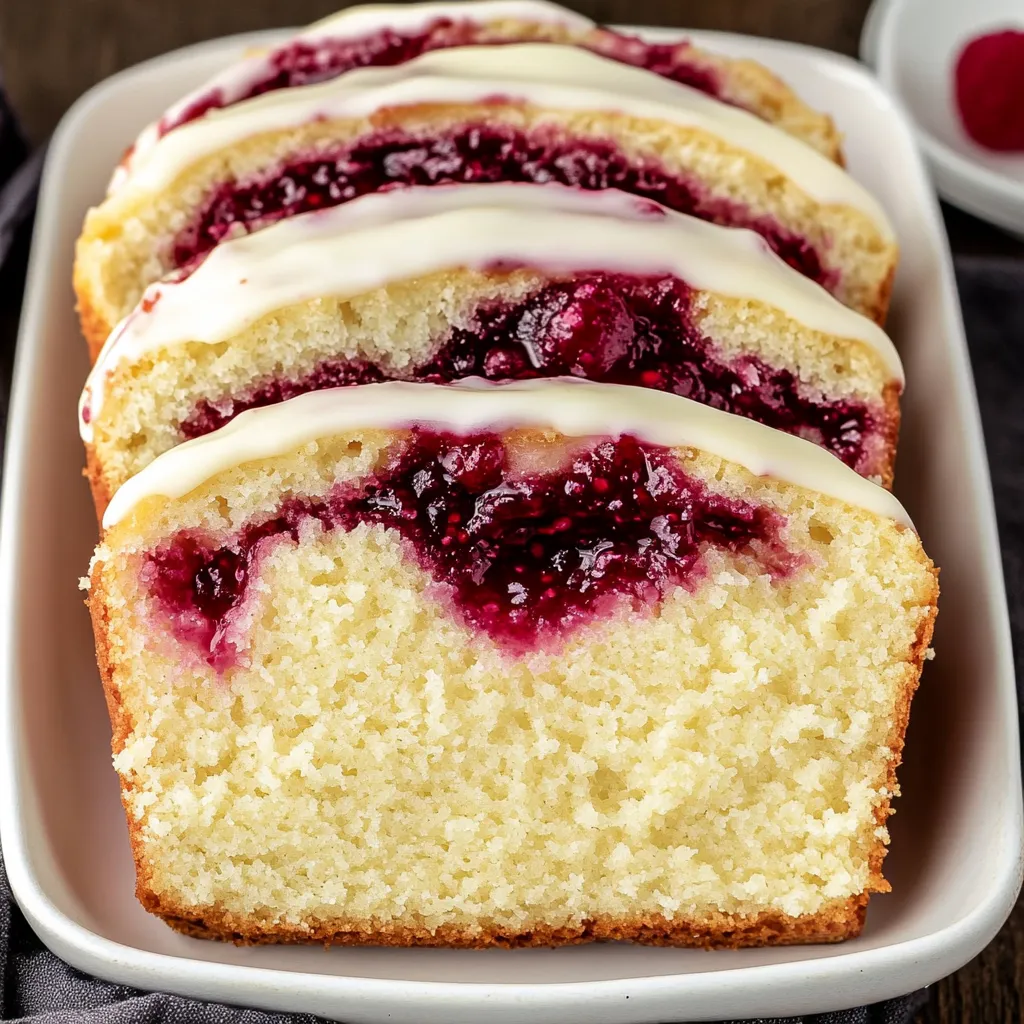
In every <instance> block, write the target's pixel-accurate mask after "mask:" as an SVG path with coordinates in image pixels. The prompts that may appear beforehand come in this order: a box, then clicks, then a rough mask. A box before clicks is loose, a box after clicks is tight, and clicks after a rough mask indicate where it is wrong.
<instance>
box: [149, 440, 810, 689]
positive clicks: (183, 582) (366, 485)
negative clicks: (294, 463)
mask: <svg viewBox="0 0 1024 1024" xmlns="http://www.w3.org/2000/svg"><path fill="white" fill-rule="evenodd" d="M511 462H512V458H511V453H510V451H509V450H508V449H507V447H506V445H505V442H504V441H503V439H502V438H501V437H500V436H499V435H497V434H492V433H481V434H475V435H471V436H455V435H452V434H447V433H439V432H433V431H428V430H414V431H413V432H412V434H411V436H410V439H409V441H408V442H407V443H406V444H405V445H403V446H402V447H401V449H400V450H399V451H398V452H397V454H395V455H394V456H393V457H392V458H391V461H390V462H389V463H388V464H387V465H386V466H385V467H384V468H383V469H381V470H380V471H379V472H378V473H377V474H376V475H375V476H373V477H368V478H365V479H363V480H360V481H358V482H357V483H355V484H341V485H339V486H338V487H336V488H335V489H334V491H333V492H332V493H331V494H330V495H328V496H327V497H325V498H303V499H290V500H288V501H286V502H285V503H284V504H283V505H282V506H281V507H280V508H279V509H278V512H277V515H276V516H275V517H273V518H271V519H267V520H265V521H262V522H259V523H254V524H250V525H249V526H247V527H245V528H244V529H243V530H242V531H241V532H240V533H239V534H238V535H237V536H236V537H235V538H234V539H233V540H232V541H231V542H230V543H229V544H226V545H224V546H223V547H216V548H214V547H211V546H209V545H207V544H204V543H203V541H202V540H201V539H199V538H198V537H196V536H194V535H191V534H181V535H179V536H177V537H176V538H174V540H172V541H171V542H170V543H169V544H167V545H166V546H164V547H162V548H159V549H157V550H156V551H154V552H151V553H150V554H148V555H147V556H146V559H147V561H146V566H145V569H144V571H143V580H144V581H145V583H146V584H147V585H148V586H149V588H150V592H151V593H152V594H153V596H154V597H155V598H156V600H157V602H158V603H159V605H160V607H161V608H162V610H163V611H164V612H165V614H167V615H168V616H169V617H170V620H171V625H172V628H173V629H174V632H175V634H176V635H177V636H178V638H179V639H181V640H183V641H187V642H189V643H192V644H195V645H196V646H197V647H198V648H199V649H200V650H201V652H202V654H203V656H204V657H205V658H206V660H207V661H208V663H209V664H210V665H211V666H213V667H215V668H217V669H224V668H228V667H231V666H232V665H233V664H235V663H236V662H237V658H238V655H239V653H240V651H239V648H238V646H237V645H238V638H237V632H238V630H237V628H236V629H235V630H233V629H232V627H233V626H236V625H237V624H236V623H234V622H233V618H235V617H237V615H238V610H239V609H240V608H241V606H242V604H243V602H244V600H245V596H246V591H247V588H248V587H249V584H250V583H251V581H252V580H253V578H254V577H255V576H256V575H257V574H258V572H259V561H260V558H261V553H262V552H265V551H266V550H267V545H268V544H270V543H274V542H275V541H277V540H281V539H284V540H290V541H292V542H297V541H298V539H299V536H300V533H301V532H302V528H303V526H304V525H305V524H307V523H308V522H309V521H310V520H315V521H316V522H319V523H320V524H321V525H322V526H323V527H324V528H325V529H329V530H331V529H343V530H351V529H353V528H354V527H355V526H356V525H358V524H359V523H370V524H379V525H382V526H385V527H387V528H389V529H393V530H397V531H398V533H399V534H400V535H401V537H402V539H403V540H404V542H405V543H406V545H407V548H406V550H407V551H408V552H409V554H410V557H414V558H415V560H416V562H417V563H418V564H419V565H420V566H421V567H422V568H423V570H424V571H426V572H427V573H429V575H430V576H431V578H432V579H433V580H434V581H435V582H436V583H437V584H439V585H441V586H442V587H443V588H444V593H445V595H446V598H447V600H448V601H450V602H451V607H452V608H453V610H454V612H455V613H456V614H457V615H458V616H459V618H460V619H461V620H462V621H463V622H464V623H466V624H467V625H468V626H469V627H471V628H473V629H474V630H476V631H479V632H480V633H482V634H484V635H486V636H488V637H490V638H491V640H493V641H494V642H495V643H497V644H498V645H499V646H501V647H502V648H503V649H505V650H507V651H509V652H511V653H523V652H525V651H528V650H531V649H537V648H539V647H541V646H546V645H547V644H548V643H550V642H551V641H557V640H558V639H559V638H563V637H564V636H565V635H566V634H567V633H568V632H570V631H572V630H573V629H575V628H577V627H578V626H580V625H582V624H584V623H587V622H590V621H593V620H594V619H596V618H598V617H600V616H602V615H606V614H608V613H609V612H610V611H611V610H612V609H613V608H615V607H616V606H617V605H618V604H619V602H620V601H623V600H625V601H629V602H632V603H633V605H634V606H635V607H638V608H639V607H644V606H646V607H651V606H654V605H656V604H657V603H658V602H659V601H660V600H662V599H663V598H664V597H665V596H666V595H667V594H668V593H669V592H670V591H672V590H673V589H675V588H677V587H686V588H688V589H693V588H694V587H695V586H696V585H697V584H698V583H699V581H700V579H701V577H702V575H703V571H704V570H703V566H702V560H701V553H702V551H703V550H704V549H706V548H708V547H715V548H719V549H724V550H728V551H731V552H737V553H739V552H743V553H747V554H749V555H751V556H752V557H754V558H756V559H757V560H758V561H759V562H760V563H761V564H763V565H764V567H765V569H766V570H767V571H768V572H770V573H772V574H773V575H774V576H776V577H782V576H785V575H786V574H787V573H790V572H792V571H794V570H795V569H796V568H797V567H798V566H799V565H800V564H802V561H801V559H800V558H799V557H797V556H794V555H792V554H791V553H789V552H788V551H787V550H786V548H785V547H784V545H783V544H782V542H781V540H780V535H781V531H782V529H783V527H784V525H785V520H784V519H783V518H782V517H781V516H780V515H778V513H775V512H773V511H771V510H769V509H766V508H763V507H761V506H758V505H754V504H751V503H748V502H744V501H740V500H736V499H733V498H726V497H723V496H722V495H718V494H715V493H713V492H712V491H710V490H708V488H707V487H706V486H705V485H704V484H703V483H701V482H699V481H697V480H695V479H693V478H692V477H690V476H688V475H687V474H686V473H685V472H683V470H682V468H681V467H680V465H679V463H678V461H677V460H676V458H675V457H674V456H673V455H672V454H671V453H670V452H669V451H668V450H667V449H664V448H660V447H658V446H655V445H650V444H646V443H642V442H640V441H638V440H637V439H636V438H634V437H630V436H623V437H620V438H618V439H617V440H604V441H598V442H596V443H594V444H592V446H589V447H585V448H581V449H577V450H576V451H575V452H574V453H566V458H565V460H564V461H563V465H562V466H561V468H559V469H556V470H553V471H549V472H543V473H525V474H524V473H517V472H516V471H514V469H513V468H512V466H511Z"/></svg>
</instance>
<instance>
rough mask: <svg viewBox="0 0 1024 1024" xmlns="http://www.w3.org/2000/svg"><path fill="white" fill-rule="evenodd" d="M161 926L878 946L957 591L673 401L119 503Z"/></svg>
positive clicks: (621, 398) (104, 651) (367, 420)
mask: <svg viewBox="0 0 1024 1024" xmlns="http://www.w3.org/2000/svg"><path fill="white" fill-rule="evenodd" d="M105 526H106V533H105V535H104V538H103V541H102V543H101V544H100V546H99V548H98V549H97V552H96V555H95V558H94V560H93V564H92V568H91V575H90V581H91V589H90V594H89V605H90V609H91V612H92V617H93V623H94V627H95V632H96V642H97V651H98V659H99V665H100V669H101V674H102V678H103V684H104V688H105V691H106V694H107V700H108V704H109V708H110V712H111V718H112V722H113V728H114V739H113V749H114V764H115V767H116V769H117V771H118V773H119V775H120V778H121V785H122V794H123V799H124V805H125V809H126V812H127V816H128V822H129V827H130V834H131V841H132V846H133V849H134V854H135V860H136V865H137V870H138V889H137V892H138V896H139V898H140V900H141V901H142V903H143V905H144V906H145V907H146V908H147V909H148V910H150V911H152V912H153V913H156V914H158V915H160V916H161V917H163V918H164V919H165V920H166V921H167V922H168V923H169V924H170V925H171V926H172V927H174V928H177V929H179V930H181V931H185V932H188V933H189V934H192V935H198V936H209V937H217V938H224V939H231V940H233V941H236V942H326V943H362V944H366V943H372V944H389V945H424V944H425V945H452V946H489V945H560V944H564V943H572V942H584V941H589V940H592V939H630V940H635V941H639V942H649V943H659V944H672V945H697V946H743V945H752V944H765V943H793V942H818V941H835V940H840V939H844V938H847V937H849V936H852V935H856V934H857V933H858V932H859V930H860V928H861V926H862V923H863V920H864V913H865V907H866V904H867V901H868V897H869V894H870V893H871V892H878V891H883V890H885V889H887V888H888V886H887V884H886V883H885V881H884V879H883V877H882V874H881V867H882V859H883V856H884V853H885V845H886V842H887V840H888V833H887V831H886V827H885V823H886V819H887V817H888V815H889V813H890V801H891V798H892V797H893V796H894V795H895V794H896V792H897V787H896V779H895V769H896V766H897V764H898V763H899V760H900V752H901V748H902V745H903V735H904V730H905V727H906V724H907V717H908V714H909V709H910V701H911V696H912V694H913V692H914V690H915V688H916V686H917V683H918V678H919V674H920V671H921V666H922V662H923V660H924V658H925V657H926V654H927V649H928V644H929V639H930V636H931V631H932V623H933V620H934V616H935V602H936V595H937V586H936V575H935V570H934V568H933V567H932V564H931V562H930V561H929V559H928V558H927V556H926V555H925V553H924V552H923V550H922V548H921V543H920V541H919V539H918V537H917V535H916V533H915V532H914V530H913V528H912V526H911V524H910V522H909V520H908V519H907V516H906V514H905V512H904V511H903V509H902V508H901V506H900V505H899V503H898V502H897V501H896V499H895V498H894V497H893V496H892V495H891V494H890V493H888V492H886V491H884V490H882V489H881V488H879V487H877V486H876V485H874V484H872V483H870V482H869V481H866V480H864V479H863V478H862V477H859V476H858V475H857V474H856V473H854V472H853V471H852V470H850V469H848V468H846V467H845V466H843V465H842V463H841V462H839V460H838V459H836V458H834V457H833V456H831V455H829V454H828V453H827V452H824V451H822V450H821V449H819V448H817V447H815V446H814V445H812V444H810V443H808V442H806V441H803V440H801V439H799V438H795V437H791V436H789V435H786V434H783V433H781V432H779V431H775V430H771V429H769V428H767V427H764V426H761V425H760V424H757V423H755V422H753V421H750V420H745V419H742V418H741V417H737V416H732V415H729V414H727V413H723V412H720V411H718V410H714V409H711V408H709V407H707V406H702V405H698V404H696V403H693V402H690V401H688V400H686V399H683V398H679V397H676V396H673V395H667V394H663V393H660V392H652V391H646V390H642V389H638V388H630V387H625V386H618V385H609V384H590V383H585V382H569V383H559V382H551V381H540V382H536V381H530V382H524V383H518V384H507V385H490V386H480V387H477V388H468V387H466V386H465V385H462V386H457V387H439V386H434V385H429V384H409V383H404V382H391V383H384V384H369V385H363V386H360V387H355V388H350V389H347V390H345V391H320V392H316V393H312V394H307V395H302V396H300V397H298V398H295V399H292V400H291V401H288V402H284V403H280V404H278V405H275V406H269V407H266V408H262V409H257V410H252V411H250V412H247V413H244V414H243V415H241V416H239V417H238V418H237V419H235V420H234V421H233V422H232V423H230V424H229V425H228V426H226V427H224V428H223V429H221V430H219V431H217V432H216V433H213V434H209V435H207V436H206V437H203V438H199V439H197V440H194V441H190V442H188V443H187V444H184V445H180V446H179V447H177V448H175V449H173V450H171V451H170V452H167V453H165V454H164V455H162V456H161V457H160V458H159V459H157V460H156V461H155V462H153V463H152V464H151V465H150V466H148V467H147V468H146V469H145V470H143V471H142V472H141V473H139V474H138V475H137V476H135V477H133V478H132V479H131V480H130V481H129V482H128V483H127V484H125V485H124V486H123V487H122V488H121V489H120V490H119V491H118V493H117V494H116V495H115V496H114V499H113V501H112V502H111V504H110V506H109V507H108V509H107V513H106V517H105Z"/></svg>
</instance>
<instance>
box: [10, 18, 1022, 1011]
mask: <svg viewBox="0 0 1024 1024" xmlns="http://www.w3.org/2000/svg"><path fill="white" fill-rule="evenodd" d="M563 2H565V3H567V4H568V5H569V6H572V7H575V8H577V9H578V10H580V11H581V12H583V13H585V14H587V15H589V16H591V17H593V18H595V19H597V20H600V21H605V22H621V23H632V24H648V25H685V26H686V27H689V28H711V29H724V30H728V31H733V32H748V33H752V34H756V35H765V36H774V37H777V38H780V39H792V40H797V41H799V42H803V43H809V44H812V45H815V46H823V47H826V48H829V49H833V50H839V51H841V52H843V53H847V54H851V55H855V54H856V52H857V42H858V39H859V36H860V29H861V24H862V23H863V20H864V15H865V13H866V11H867V9H868V6H869V0H563ZM346 5H347V4H346V3H345V0H0V68H2V69H3V74H4V76H5V79H4V83H5V87H6V89H7V91H8V93H9V95H10V98H11V100H12V101H13V103H14V107H15V109H16V110H17V111H18V112H19V114H20V116H21V118H22V120H23V123H24V125H25V127H26V129H27V131H28V133H29V135H30V136H31V138H32V139H33V140H34V141H37V142H38V141H42V140H43V139H44V138H45V137H46V136H47V135H48V134H49V132H50V131H52V129H53V127H54V125H55V124H56V123H57V121H58V120H59V118H60V116H61V114H63V112H64V111H65V110H66V109H67V108H68V106H69V105H70V104H71V102H72V101H73V100H74V99H75V98H76V97H77V96H79V95H80V94H81V93H82V92H84V91H85V90H86V89H88V88H89V87H90V86H91V85H93V84H94V83H96V82H98V81H99V80H100V79H102V78H105V77H106V76H107V75H110V74H112V73H113V72H115V71H117V70H119V69H120V68H124V67H128V66H129V65H131V64H135V63H137V62H138V61H141V60H145V59H146V58H148V57H153V56H156V55H157V54H160V53H164V52H166V51H167V50H171V49H174V48H176V47H179V46H184V45H186V44H188V43H194V42H198V41H200V40H203V39H209V38H212V37H214V36H219V35H227V34H230V33H234V32H245V31H252V30H256V29H264V28H273V27H277V26H283V25H298V24H303V23H305V22H308V21H313V20H314V19H316V18H321V17H323V16H324V15H326V14H329V13H331V12H332V11H334V10H336V9H337V8H338V7H343V6H346ZM946 212H947V226H948V228H949V231H950V238H951V240H952V243H953V248H954V251H960V252H967V251H971V252H989V253H1016V254H1020V255H1021V256H1022V257H1024V246H1022V245H1021V244H1020V243H1018V242H1014V241H1012V240H1010V239H1009V238H1008V237H1007V236H1005V235H1003V234H1002V233H1001V232H999V231H997V230H996V229H994V228H989V227H987V226H986V225H984V224H981V223H980V222H979V221H976V220H975V219H974V218H972V217H968V216H967V215H966V214H961V213H958V212H957V211H948V210H947V211H946ZM1021 1022H1024V901H1022V902H1021V903H1018V905H1017V908H1016V910H1015V911H1014V914H1013V916H1012V917H1011V918H1010V920H1009V922H1008V923H1007V924H1006V926H1005V927H1004V928H1003V930H1002V931H1001V932H1000V933H999V935H998V937H997V938H996V939H995V940H994V941H993V942H992V943H991V945H989V947H988V948H987V949H986V950H985V951H984V952H983V953H982V954H981V955H980V956H978V957H977V958H976V959H975V960H973V961H972V962H971V963H969V964H968V965H967V966H966V967H964V968H962V969H961V970H960V971H958V972H957V973H956V974H954V975H953V976H952V977H950V978H947V979H946V980H944V981H942V982H940V983H939V984H938V985H935V986H933V987H932V989H931V991H930V998H929V1002H928V1005H927V1006H926V1007H925V1009H924V1010H923V1011H922V1012H921V1013H920V1015H919V1016H918V1017H917V1020H916V1024H1021Z"/></svg>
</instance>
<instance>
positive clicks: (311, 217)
mask: <svg viewBox="0 0 1024 1024" xmlns="http://www.w3.org/2000/svg"><path fill="white" fill-rule="evenodd" d="M495 264H505V265H508V264H512V265H522V266H529V267H534V268H536V269H538V270H541V271H546V272H550V273H559V272H572V271H588V270H604V271H610V272H620V273H630V274H638V275H644V274H671V275H673V276H675V277H678V278H680V279H682V280H683V281H685V282H686V283H687V284H688V285H690V287H692V288H695V289H697V290H699V291H706V292H711V293H714V294H719V295H727V296H731V297H735V298H749V299H752V300H757V301H760V302H763V303H765V304H767V305H769V306H771V307H773V308H775V309H779V310H781V311H782V312H783V313H785V314H786V316H788V317H790V318H791V319H793V320H795V321H797V322H798V323H800V324H802V325H803V326H805V327H807V328H809V329H811V330H814V331H820V332H822V333H823V334H828V335H832V336H836V337H839V338H844V339H850V340H853V341H859V342H861V343H863V344H865V345H867V346H869V347H870V348H872V349H873V350H874V351H875V352H876V353H878V355H879V356H880V357H881V359H882V361H883V362H884V364H885V365H886V367H887V369H888V371H889V373H890V374H891V378H892V379H893V380H895V381H898V382H899V383H900V385H901V386H902V383H903V370H902V366H901V364H900V359H899V356H898V354H897V353H896V350H895V348H894V347H893V344H892V342H891V341H890V340H889V337H888V336H887V335H886V333H885V332H884V331H883V330H882V329H881V328H880V327H878V326H877V325H876V324H875V323H873V322H872V321H871V320H868V319H867V318H866V317H864V316H861V315H860V314H859V313H856V312H854V311H853V310H851V309H848V308H847V307H845V306H843V305H842V304H841V303H840V302H839V301H838V300H837V299H835V298H833V297H832V296H831V295H830V294H829V293H828V292H826V291H825V290H824V289H823V288H821V287H819V286H818V285H816V284H815V283H814V282H812V281H810V280H808V279H807V278H805V277H803V276H802V275H801V274H799V273H797V271H795V270H793V269H792V268H790V267H789V266H787V265H786V264H785V263H783V262H782V260H781V259H779V258H778V257H777V256H776V255H775V254H774V253H772V252H771V250H770V249H769V248H768V246H767V244H766V243H765V242H764V240H763V239H762V238H761V237H760V236H759V235H756V234H754V233H753V232H752V231H746V230H743V229H737V228H723V227H719V226H718V225H715V224H710V223H708V222H706V221H701V220H697V219H696V218H693V217H688V216H686V215H684V214H680V213H675V212H674V211H671V210H667V209H665V208H664V207H661V206H658V205H657V204H656V203H652V202H650V201H649V200H644V199H637V198H636V197H634V196H630V195H627V194H625V193H622V192H615V191H605V192H584V191H581V190H578V189H572V188H567V187H564V186H561V185H524V184H490V185H447V186H446V185H441V186H434V187H422V188H409V189H396V190H394V191H391V192H380V193H375V194H370V195H367V196H363V197H362V198H360V199H356V200H353V201H352V202H350V203H346V204H344V205H342V206H336V207H332V208H330V209H328V210H323V211H317V212H314V213H307V214H301V215H299V216H296V217H291V218H288V219H286V220H282V221H278V223H277V224H274V225H272V226H271V227H269V228H265V229H264V230H262V231H257V232H254V233H253V234H251V235H246V236H242V237H240V238H236V239H233V240H230V241H227V242H223V243H222V244H221V245H219V246H217V247H216V248H214V249H213V250H212V251H211V252H210V254H209V256H208V257H207V258H206V259H205V260H204V261H203V263H202V264H200V266H199V267H198V268H197V269H196V270H195V271H194V272H193V273H192V275H191V276H190V277H187V278H186V279H185V280H183V281H180V282H177V283H171V282H158V283H156V284H153V285H150V287H149V288H148V289H147V290H146V293H145V295H144V296H143V299H142V302H141V303H140V304H139V306H138V307H136V309H135V311H134V312H133V313H131V314H130V315H129V316H128V317H127V318H126V319H125V320H123V321H122V322H121V323H120V324H119V325H118V326H117V328H115V330H114V331H113V332H112V333H111V335H110V337H109V338H108V339H107V342H106V344H105V345H104V346H103V350H102V351H101V353H100V355H99V358H98V359H97V361H96V364H95V366H94V367H93V369H92V372H91V373H90V375H89V379H88V381H87V383H86V387H85V390H84V391H83V394H82V400H81V403H80V406H79V425H80V429H81V432H82V437H83V439H84V440H85V441H86V442H90V441H91V440H92V425H93V424H94V423H95V421H96V417H97V416H98V414H99V412H100V410H101V408H102V405H103V400H104V394H103V392H104V385H105V381H106V379H107V378H108V377H109V375H110V374H111V373H112V372H113V371H114V369H115V368H116V367H117V366H118V365H119V364H120V363H121V362H122V361H128V362H137V361H138V360H139V359H141V358H143V357H144V356H146V355H147V354H150V353H152V352H154V351H156V350H158V349H165V348H168V347H172V346H175V345H180V344H184V343H187V342H199V343H203V344H217V343H219V342H222V341H226V340H228V339H230V338H232V337H234V336H235V335H237V334H239V333H240V332H241V331H243V330H244V329H245V328H246V327H248V326H249V325H250V324H252V323H254V322H255V321H257V320H259V319H260V318H261V317H264V316H266V315H268V314H270V313H273V312H274V311H275V310H279V309H282V308H284V307H287V306H293V305H297V304H299V303H301V302H306V301H309V300H311V299H315V298H319V297H321V296H337V297H340V298H345V297H349V296H353V295H357V294H361V293H364V292H367V291H370V290H372V289H374V288H379V287H382V286H384V285H386V284H388V283H390V282H395V281H402V280H407V279H410V278H414V277H419V276H422V275H424V274H429V273H433V272H437V271H440V270H445V269H449V268H456V267H469V268H475V269H481V270H483V269H486V268H487V267H489V266H494V265H495ZM85 409H88V413H87V414H86V416H87V418H88V421H89V422H85V418H83V412H84V410H85Z"/></svg>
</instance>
